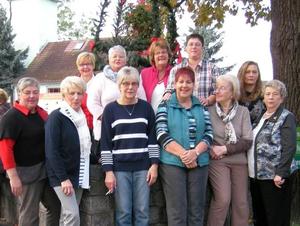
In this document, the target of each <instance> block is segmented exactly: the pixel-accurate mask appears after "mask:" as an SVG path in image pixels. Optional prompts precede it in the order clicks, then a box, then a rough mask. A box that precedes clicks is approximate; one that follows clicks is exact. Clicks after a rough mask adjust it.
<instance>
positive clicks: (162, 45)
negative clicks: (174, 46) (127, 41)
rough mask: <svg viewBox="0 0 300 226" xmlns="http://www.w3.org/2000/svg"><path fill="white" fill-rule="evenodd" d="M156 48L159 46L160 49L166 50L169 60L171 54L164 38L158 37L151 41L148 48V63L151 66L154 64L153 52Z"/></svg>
mask: <svg viewBox="0 0 300 226" xmlns="http://www.w3.org/2000/svg"><path fill="white" fill-rule="evenodd" d="M156 48H161V49H165V50H167V52H168V55H169V60H170V58H171V56H172V52H171V49H170V46H169V44H168V42H167V41H166V40H164V39H163V38H159V39H158V40H157V41H154V42H152V43H151V45H150V48H149V60H150V64H151V65H152V66H155V61H154V54H155V50H156Z"/></svg>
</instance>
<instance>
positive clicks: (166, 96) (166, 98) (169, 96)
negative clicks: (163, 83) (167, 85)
mask: <svg viewBox="0 0 300 226" xmlns="http://www.w3.org/2000/svg"><path fill="white" fill-rule="evenodd" d="M171 95H172V94H171V93H170V92H167V93H165V94H164V95H163V97H162V99H163V100H169V99H170V98H171Z"/></svg>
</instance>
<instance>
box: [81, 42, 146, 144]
mask: <svg viewBox="0 0 300 226" xmlns="http://www.w3.org/2000/svg"><path fill="white" fill-rule="evenodd" d="M108 63H109V64H108V65H106V66H105V67H104V69H103V72H101V73H99V74H97V75H96V76H95V77H94V79H93V81H92V84H91V86H90V87H89V90H88V99H87V106H88V109H89V111H90V112H91V113H92V115H93V125H94V138H95V141H96V142H99V140H100V138H101V122H102V114H103V110H104V107H105V106H106V105H107V104H108V103H110V102H112V101H115V100H116V99H118V98H119V96H120V90H119V88H118V85H117V82H116V81H117V73H118V71H119V70H120V69H121V68H122V67H124V66H125V64H126V51H125V49H124V48H123V47H122V46H120V45H117V46H113V47H111V48H110V49H109V51H108ZM137 95H138V97H139V98H141V99H146V97H145V92H144V90H143V88H142V87H141V88H139V90H138V93H137Z"/></svg>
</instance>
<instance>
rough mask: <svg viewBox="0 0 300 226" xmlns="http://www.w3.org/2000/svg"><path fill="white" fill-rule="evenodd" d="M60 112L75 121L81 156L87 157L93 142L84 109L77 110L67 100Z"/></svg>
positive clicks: (62, 104)
mask: <svg viewBox="0 0 300 226" xmlns="http://www.w3.org/2000/svg"><path fill="white" fill-rule="evenodd" d="M60 112H61V113H62V114H63V115H65V116H66V117H68V118H69V119H70V120H71V121H72V122H73V123H74V125H75V127H76V129H77V132H78V136H79V143H80V157H82V158H85V157H87V156H88V155H89V154H90V152H91V145H92V143H91V137H90V131H89V128H88V126H87V122H86V118H85V115H84V113H83V111H82V109H81V108H80V110H79V111H78V112H77V111H75V110H74V109H73V108H71V107H70V105H69V104H67V103H66V102H65V101H62V103H61V107H60Z"/></svg>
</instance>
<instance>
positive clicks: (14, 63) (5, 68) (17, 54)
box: [0, 4, 28, 94]
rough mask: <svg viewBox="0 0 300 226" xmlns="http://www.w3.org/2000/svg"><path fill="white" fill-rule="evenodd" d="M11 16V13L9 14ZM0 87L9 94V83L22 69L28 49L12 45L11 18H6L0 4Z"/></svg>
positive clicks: (13, 36)
mask: <svg viewBox="0 0 300 226" xmlns="http://www.w3.org/2000/svg"><path fill="white" fill-rule="evenodd" d="M10 18H11V15H10ZM0 30H1V33H0V87H1V88H4V89H6V91H7V92H8V93H9V94H11V92H12V90H11V85H12V83H13V80H14V79H15V78H17V77H18V76H19V75H20V74H21V72H23V70H24V65H23V61H24V60H25V59H26V57H27V52H28V49H26V50H16V49H15V48H14V46H13V43H14V38H15V36H16V35H15V34H13V31H12V26H11V20H10V19H7V16H6V12H5V9H4V8H3V7H2V5H1V4H0Z"/></svg>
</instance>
